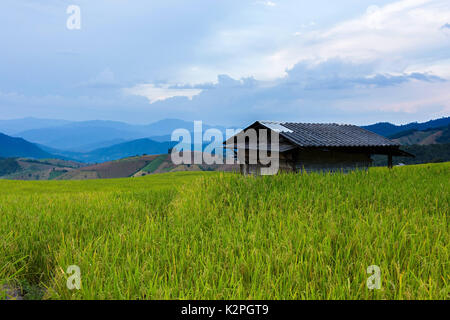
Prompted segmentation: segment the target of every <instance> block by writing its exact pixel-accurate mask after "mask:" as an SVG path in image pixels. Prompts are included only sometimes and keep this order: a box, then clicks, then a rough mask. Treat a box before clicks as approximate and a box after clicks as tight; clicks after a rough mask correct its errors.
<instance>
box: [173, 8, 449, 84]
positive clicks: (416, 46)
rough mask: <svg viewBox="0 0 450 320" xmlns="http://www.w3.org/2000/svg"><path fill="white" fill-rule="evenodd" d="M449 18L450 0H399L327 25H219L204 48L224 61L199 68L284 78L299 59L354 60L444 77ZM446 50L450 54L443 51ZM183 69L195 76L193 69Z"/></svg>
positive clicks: (381, 68)
mask: <svg viewBox="0 0 450 320" xmlns="http://www.w3.org/2000/svg"><path fill="white" fill-rule="evenodd" d="M262 2H264V1H262ZM280 7H281V4H280ZM289 17H291V18H292V17H293V15H286V20H288V19H289ZM267 19H268V20H270V17H268V18H267ZM449 21H450V2H449V1H448V0H401V1H397V2H393V3H391V4H387V5H384V6H369V7H368V8H367V9H366V11H364V12H362V13H361V14H360V15H359V16H357V17H356V18H353V19H349V20H346V21H343V22H340V23H337V24H335V25H333V26H331V27H326V28H324V27H321V26H320V24H317V23H316V22H309V23H307V21H303V22H302V21H297V22H296V23H297V24H296V25H295V21H291V22H289V23H287V22H286V23H285V22H282V23H279V24H276V23H275V22H274V21H272V22H268V23H267V24H257V25H256V24H255V25H247V26H238V27H235V28H234V29H228V30H226V29H225V30H224V29H220V30H219V31H218V32H217V33H216V34H215V35H214V36H213V37H211V38H209V39H208V42H207V43H205V44H204V45H202V46H201V48H203V49H202V50H206V52H208V54H210V55H214V56H217V57H221V59H219V60H216V61H215V62H214V64H208V63H205V64H204V65H199V68H200V69H202V70H204V71H205V72H204V73H203V74H204V76H203V78H206V77H207V74H209V78H210V79H211V78H214V77H215V75H217V73H215V71H218V73H227V74H230V75H231V76H233V77H234V78H241V77H248V76H254V77H255V78H257V79H261V80H269V79H275V78H279V77H283V76H286V75H287V73H286V69H289V68H292V67H293V66H294V65H295V64H297V63H298V62H301V61H310V63H312V64H316V63H319V62H322V61H326V60H329V59H333V58H340V59H343V60H348V61H352V62H355V63H368V62H377V70H376V71H378V72H390V73H393V72H399V73H402V72H404V70H405V68H408V67H409V68H411V67H410V66H411V65H415V64H421V65H422V67H425V68H426V65H427V64H428V65H430V68H429V69H428V72H432V73H435V74H436V75H440V76H445V75H446V74H444V73H441V69H440V68H439V65H440V60H445V59H448V58H449V51H450V43H449V37H448V34H446V33H448V32H447V30H448V29H447V28H442V26H445V25H446V24H448V23H449ZM311 27H314V28H311ZM445 50H447V53H442V54H439V52H440V51H445ZM422 69H423V68H422ZM208 71H209V73H208ZM410 71H411V72H414V71H415V70H410ZM417 71H419V70H417ZM181 73H182V74H183V75H184V76H187V77H188V76H189V75H191V76H193V77H195V74H193V73H189V72H186V71H182V72H181ZM178 80H180V79H178ZM190 80H191V78H189V79H188V78H183V79H182V81H190Z"/></svg>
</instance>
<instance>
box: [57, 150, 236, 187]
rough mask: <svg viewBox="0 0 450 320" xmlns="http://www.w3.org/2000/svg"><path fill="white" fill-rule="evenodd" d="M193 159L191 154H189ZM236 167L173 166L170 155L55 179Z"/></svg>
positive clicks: (100, 166)
mask: <svg viewBox="0 0 450 320" xmlns="http://www.w3.org/2000/svg"><path fill="white" fill-rule="evenodd" d="M191 159H193V153H191ZM238 170H239V167H238V166H237V165H226V164H223V165H206V164H200V165H198V164H192V165H184V164H181V165H175V164H173V163H172V160H171V156H170V154H161V155H152V156H140V157H129V158H124V159H120V160H115V161H108V162H104V163H100V164H96V165H92V166H86V167H82V168H79V169H77V170H71V171H69V172H67V173H65V174H63V175H60V176H59V177H57V178H56V179H58V180H85V179H110V178H126V177H141V176H145V175H149V174H156V173H165V172H175V171H238Z"/></svg>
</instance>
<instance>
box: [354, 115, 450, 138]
mask: <svg viewBox="0 0 450 320" xmlns="http://www.w3.org/2000/svg"><path fill="white" fill-rule="evenodd" d="M449 124H450V117H445V118H440V119H436V120H431V121H427V122H423V123H418V122H412V123H408V124H405V125H400V126H397V125H395V124H392V123H389V122H380V123H376V124H372V125H369V126H363V127H362V128H364V129H367V130H369V131H372V132H375V133H377V134H379V135H382V136H384V137H389V136H392V135H394V134H396V133H399V132H403V131H408V130H427V129H433V128H441V127H446V126H448V125H449Z"/></svg>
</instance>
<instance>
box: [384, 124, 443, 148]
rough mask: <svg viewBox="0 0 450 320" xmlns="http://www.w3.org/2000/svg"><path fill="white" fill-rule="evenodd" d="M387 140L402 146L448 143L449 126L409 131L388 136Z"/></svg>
mask: <svg viewBox="0 0 450 320" xmlns="http://www.w3.org/2000/svg"><path fill="white" fill-rule="evenodd" d="M389 139H391V140H393V141H395V142H398V143H400V144H402V145H414V144H417V145H429V144H439V143H441V144H442V143H450V125H448V126H446V127H441V128H429V129H425V130H417V129H410V130H406V131H402V132H399V133H396V134H394V135H392V136H389Z"/></svg>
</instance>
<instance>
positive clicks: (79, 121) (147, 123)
mask: <svg viewBox="0 0 450 320" xmlns="http://www.w3.org/2000/svg"><path fill="white" fill-rule="evenodd" d="M445 118H450V116H442V117H439V118H432V119H428V120H425V121H408V122H404V123H393V122H390V121H379V122H369V123H364V124H356V123H350V122H315V123H324V124H325V123H337V124H349V125H356V126H361V127H364V126H370V125H376V124H382V123H388V124H392V125H394V126H404V125H408V124H412V123H418V124H422V123H427V122H430V121H435V120H440V119H445ZM19 120H48V121H67V122H69V123H82V122H94V121H100V122H117V123H123V124H127V125H132V126H145V125H152V124H155V123H158V122H162V121H170V120H176V121H184V122H194V121H202V122H203V120H192V121H190V120H185V119H176V118H164V119H160V120H156V121H152V122H141V123H133V122H127V121H119V120H108V119H106V120H105V119H89V120H68V119H52V118H38V117H23V118H12V119H2V118H0V121H19ZM255 121H276V122H300V123H301V122H302V121H288V120H272V119H269V120H267V119H265V120H261V119H255V120H253V121H252V122H249V123H247V124H251V123H253V122H255ZM304 123H306V122H304ZM203 124H204V125H208V126H211V127H227V126H225V125H222V124H211V123H203ZM228 127H240V126H236V125H232V126H228ZM0 133H2V132H1V129H0Z"/></svg>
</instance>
